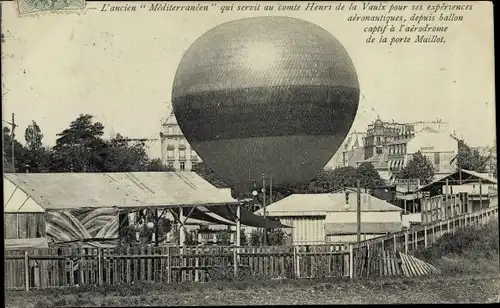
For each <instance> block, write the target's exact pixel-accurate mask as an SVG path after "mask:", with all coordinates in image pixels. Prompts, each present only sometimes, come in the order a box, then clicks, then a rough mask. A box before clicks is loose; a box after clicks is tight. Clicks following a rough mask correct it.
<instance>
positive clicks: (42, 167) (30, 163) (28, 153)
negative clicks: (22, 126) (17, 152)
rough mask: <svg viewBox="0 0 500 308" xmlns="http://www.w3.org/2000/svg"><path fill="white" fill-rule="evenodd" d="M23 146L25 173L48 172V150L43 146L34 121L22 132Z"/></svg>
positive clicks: (41, 136)
mask: <svg viewBox="0 0 500 308" xmlns="http://www.w3.org/2000/svg"><path fill="white" fill-rule="evenodd" d="M24 140H25V141H26V146H25V158H26V161H25V166H24V169H25V171H28V172H32V173H37V172H48V171H49V168H50V166H49V156H50V149H49V148H47V147H44V146H43V142H42V140H43V134H42V130H41V129H40V127H39V126H38V124H37V123H36V122H35V121H32V122H31V124H30V125H29V126H28V127H27V128H26V130H25V131H24Z"/></svg>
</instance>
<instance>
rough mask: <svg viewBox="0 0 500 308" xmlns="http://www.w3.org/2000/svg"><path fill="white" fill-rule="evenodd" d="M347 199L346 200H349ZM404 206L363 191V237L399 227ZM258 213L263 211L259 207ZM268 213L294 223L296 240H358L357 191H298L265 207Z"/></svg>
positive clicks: (293, 229)
mask: <svg viewBox="0 0 500 308" xmlns="http://www.w3.org/2000/svg"><path fill="white" fill-rule="evenodd" d="M346 201H347V202H346ZM401 211H402V209H401V208H399V207H397V206H394V205H392V204H390V203H388V202H386V201H384V200H380V199H378V198H376V197H373V196H371V195H369V194H368V193H364V192H363V193H361V233H362V239H365V238H366V239H368V238H373V237H377V236H380V235H384V234H386V233H390V232H397V231H400V230H401V228H402V214H401ZM256 213H257V214H258V215H262V214H263V211H262V209H261V210H258V211H257V212H256ZM266 215H267V216H269V217H275V218H278V219H279V220H280V222H281V223H283V224H286V225H288V226H291V227H292V229H291V230H290V231H289V232H290V233H291V236H292V241H293V243H294V244H307V245H312V244H324V243H347V242H354V241H356V240H357V195H356V194H355V193H348V194H345V193H340V192H339V193H330V194H295V195H291V196H289V197H287V198H284V199H282V200H280V201H277V202H275V203H273V204H270V205H269V206H268V207H266Z"/></svg>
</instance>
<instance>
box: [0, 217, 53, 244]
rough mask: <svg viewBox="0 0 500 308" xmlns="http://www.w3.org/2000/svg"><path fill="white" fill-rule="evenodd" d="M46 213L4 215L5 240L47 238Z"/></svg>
mask: <svg viewBox="0 0 500 308" xmlns="http://www.w3.org/2000/svg"><path fill="white" fill-rule="evenodd" d="M45 228H46V226H45V213H4V238H6V239H22V238H35V237H45Z"/></svg>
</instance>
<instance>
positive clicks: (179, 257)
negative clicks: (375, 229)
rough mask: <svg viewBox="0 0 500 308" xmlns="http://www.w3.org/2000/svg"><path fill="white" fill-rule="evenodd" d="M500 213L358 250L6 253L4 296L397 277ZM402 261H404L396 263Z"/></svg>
mask: <svg viewBox="0 0 500 308" xmlns="http://www.w3.org/2000/svg"><path fill="white" fill-rule="evenodd" d="M497 214H498V207H494V208H488V209H485V210H482V211H479V212H475V213H470V214H462V215H459V216H456V217H453V218H450V219H447V220H443V221H438V222H434V223H433V224H429V225H424V226H419V227H417V228H414V229H411V230H406V231H401V232H397V233H393V234H389V235H387V236H382V237H378V238H374V239H368V240H365V241H362V242H360V243H356V244H351V245H349V244H326V245H296V246H283V247H235V246H227V247H221V246H195V247H192V246H188V247H186V246H185V247H179V246H171V247H137V248H130V247H129V248H125V247H119V248H105V249H101V248H47V249H36V250H27V251H5V261H4V264H5V286H6V289H24V290H29V289H31V288H53V287H65V286H76V285H79V286H81V285H117V284H125V283H127V284H128V283H132V282H135V283H137V282H166V283H175V282H183V281H198V282H207V281H210V280H212V279H216V278H217V277H216V276H217V275H223V276H237V277H245V276H252V277H258V278H260V279H280V278H292V277H294V278H320V277H346V278H349V277H350V278H355V277H379V276H384V275H389V274H398V270H397V269H395V264H396V263H395V262H396V261H394V260H393V259H396V257H395V256H396V255H397V253H396V252H398V251H399V252H404V253H406V254H408V253H412V252H414V251H416V250H418V249H421V248H423V247H428V246H430V245H432V244H433V243H434V242H435V241H436V240H437V239H438V238H439V237H440V236H442V235H443V234H445V233H449V232H455V231H456V230H457V229H458V228H461V227H463V226H470V225H476V224H485V223H487V222H488V221H490V220H491V218H492V217H494V216H495V217H496V216H497ZM398 262H400V261H398Z"/></svg>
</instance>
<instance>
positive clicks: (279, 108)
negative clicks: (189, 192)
mask: <svg viewBox="0 0 500 308" xmlns="http://www.w3.org/2000/svg"><path fill="white" fill-rule="evenodd" d="M358 103H359V83H358V77H357V74H356V70H355V68H354V65H353V63H352V61H351V59H350V57H349V55H348V53H347V51H346V50H345V49H344V47H343V46H342V44H341V43H340V42H339V41H338V40H337V39H336V38H334V37H333V36H332V35H331V34H330V33H329V32H327V31H326V30H324V29H323V28H320V27H318V26H316V25H314V24H312V23H310V22H306V21H303V20H300V19H295V18H289V17H256V18H246V19H240V20H236V21H232V22H228V23H225V24H222V25H219V26H217V27H215V28H213V29H212V30H209V31H208V32H206V33H205V34H204V35H202V36H201V37H200V38H199V39H198V40H196V41H195V42H194V43H193V44H192V45H191V46H190V47H189V49H188V50H187V51H186V53H185V54H184V56H183V58H182V60H181V62H180V64H179V66H178V68H177V72H176V75H175V79H174V84H173V90H172V105H173V110H174V113H175V116H176V118H177V121H178V123H179V126H180V128H181V130H182V132H183V134H184V135H185V136H186V138H187V140H188V141H189V143H190V144H191V146H192V147H193V149H194V150H195V151H196V152H197V153H198V154H199V155H200V157H201V158H202V159H203V161H204V162H205V163H206V164H207V165H208V166H209V167H211V168H212V169H213V170H214V171H215V172H217V173H218V174H219V175H220V176H221V177H222V178H223V179H224V180H225V181H226V182H227V183H228V184H229V185H230V186H231V187H232V188H234V189H236V190H248V192H250V191H251V190H252V189H254V187H255V185H257V187H260V186H261V185H262V176H263V174H265V175H266V177H268V179H267V180H266V181H269V177H272V181H273V187H280V186H284V185H297V184H303V183H306V182H308V181H310V180H311V179H312V178H314V176H316V175H317V174H318V173H319V172H320V171H321V169H322V168H324V166H325V165H326V163H327V162H328V161H329V160H330V159H331V157H332V156H333V155H334V154H335V152H336V151H337V149H338V148H339V146H340V145H341V143H342V142H343V141H344V139H345V137H346V135H347V133H348V132H349V130H350V128H351V125H352V123H353V121H354V118H355V115H356V112H357V109H358ZM254 183H255V184H254Z"/></svg>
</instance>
